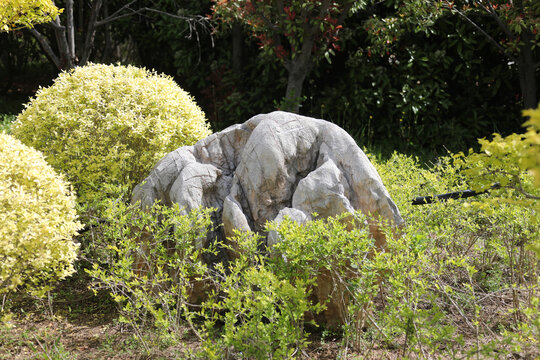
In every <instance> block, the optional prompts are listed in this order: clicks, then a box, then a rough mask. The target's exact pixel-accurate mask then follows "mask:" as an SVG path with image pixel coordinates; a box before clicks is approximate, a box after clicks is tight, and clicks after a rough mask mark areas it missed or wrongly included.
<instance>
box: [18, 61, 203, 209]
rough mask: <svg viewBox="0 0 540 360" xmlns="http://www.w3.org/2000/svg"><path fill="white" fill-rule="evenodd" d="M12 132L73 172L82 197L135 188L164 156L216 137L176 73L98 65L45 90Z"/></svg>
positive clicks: (72, 73)
mask: <svg viewBox="0 0 540 360" xmlns="http://www.w3.org/2000/svg"><path fill="white" fill-rule="evenodd" d="M12 131H13V135H14V136H15V137H17V138H19V139H20V140H21V141H22V142H23V143H25V144H27V145H30V146H33V147H34V148H36V149H38V150H40V151H42V152H43V153H44V154H45V156H47V160H48V162H49V163H50V164H51V165H52V166H53V167H54V168H55V169H57V170H60V171H63V172H65V173H66V174H67V177H68V180H69V181H70V182H71V183H72V184H73V185H74V187H75V190H76V191H77V194H78V198H79V200H80V202H85V201H87V200H95V199H97V198H99V197H101V194H100V193H101V192H102V191H103V185H105V184H112V185H127V186H128V187H132V186H133V185H135V184H136V183H138V182H140V181H141V180H142V179H143V178H144V177H145V176H146V175H147V173H148V172H149V171H150V169H151V168H152V167H153V166H154V165H155V164H156V162H157V161H158V160H159V159H160V158H161V157H163V156H164V154H166V153H167V152H169V151H172V150H174V149H176V148H177V147H179V146H182V145H191V144H193V143H195V142H197V141H198V140H199V139H201V138H204V137H206V136H208V135H209V134H210V129H209V126H208V124H207V123H206V121H205V116H204V113H203V112H202V111H201V109H200V108H199V107H198V106H197V105H196V104H195V103H194V101H193V100H192V98H191V97H190V96H189V94H188V93H186V92H185V91H184V90H182V89H181V88H180V87H179V86H178V85H177V84H176V83H175V82H174V81H173V80H172V79H171V78H169V77H167V76H164V75H158V74H156V73H154V72H150V71H147V70H145V69H140V68H137V67H133V66H127V67H126V66H113V65H99V64H90V65H88V66H84V67H78V68H75V69H74V70H71V71H69V72H64V73H62V74H60V75H59V77H58V78H57V79H56V80H55V82H54V84H53V85H52V86H50V87H48V88H42V89H40V90H39V91H38V93H37V94H36V96H35V98H33V99H32V100H31V102H30V103H29V104H28V105H27V107H26V109H25V110H24V111H23V112H22V113H21V114H20V115H19V116H18V117H17V120H16V122H15V123H14V124H13V129H12Z"/></svg>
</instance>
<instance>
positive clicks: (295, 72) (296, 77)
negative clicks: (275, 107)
mask: <svg viewBox="0 0 540 360" xmlns="http://www.w3.org/2000/svg"><path fill="white" fill-rule="evenodd" d="M308 72H309V68H308V67H307V66H305V65H303V64H300V63H299V62H298V61H295V60H293V61H292V62H291V66H289V77H288V78H287V90H286V92H285V101H284V102H283V103H282V110H285V111H290V112H293V113H298V112H299V111H300V105H301V104H302V88H303V86H304V80H305V79H306V77H307V75H308Z"/></svg>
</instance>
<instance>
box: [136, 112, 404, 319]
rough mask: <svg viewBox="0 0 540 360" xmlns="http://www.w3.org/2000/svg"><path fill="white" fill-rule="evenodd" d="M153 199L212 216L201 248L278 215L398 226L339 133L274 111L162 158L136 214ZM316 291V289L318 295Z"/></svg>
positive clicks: (355, 150)
mask: <svg viewBox="0 0 540 360" xmlns="http://www.w3.org/2000/svg"><path fill="white" fill-rule="evenodd" d="M156 200H160V201H161V202H162V203H164V204H168V205H170V204H172V203H177V204H179V205H180V207H181V208H183V209H184V211H185V212H189V211H190V210H192V209H195V208H198V207H200V206H204V207H213V208H216V209H217V211H216V212H215V213H214V215H213V216H214V218H213V221H214V223H215V225H216V230H215V231H214V232H212V233H210V234H208V237H207V238H206V239H200V243H199V244H198V245H199V246H200V247H205V246H207V242H208V241H213V240H214V239H218V240H225V241H226V239H227V238H228V237H229V236H230V235H232V234H233V230H234V229H239V230H252V231H256V232H260V231H262V230H263V229H264V227H265V223H266V222H267V221H272V220H275V221H278V222H280V221H282V220H283V219H284V218H285V216H289V217H290V218H291V219H293V220H295V221H297V222H300V223H304V222H306V221H309V220H310V219H311V217H312V214H313V213H317V214H318V216H320V217H328V216H334V215H338V214H341V213H343V212H349V213H352V212H354V211H355V210H360V211H362V212H363V213H364V214H366V215H368V216H369V217H370V218H372V219H373V218H375V217H378V216H381V217H382V218H384V219H386V220H388V221H390V222H391V223H393V224H395V225H397V226H399V225H401V224H402V223H403V219H402V218H401V216H400V214H399V210H398V208H397V207H396V205H395V204H394V202H393V201H392V199H391V198H390V196H389V194H388V192H387V191H386V189H385V187H384V185H383V183H382V181H381V178H380V177H379V175H378V174H377V171H376V170H375V168H374V167H373V165H372V164H371V163H370V161H369V159H368V158H367V156H366V155H365V154H364V152H363V151H362V150H361V149H360V148H359V147H358V146H357V145H356V143H355V141H354V140H353V139H352V138H351V137H350V136H349V135H348V134H347V133H346V132H345V131H344V130H343V129H341V128H340V127H338V126H337V125H335V124H332V123H330V122H327V121H324V120H318V119H313V118H309V117H305V116H300V115H296V114H291V113H286V112H280V111H277V112H273V113H270V114H262V115H257V116H254V117H252V118H251V119H249V120H248V121H246V122H245V123H243V124H238V125H233V126H231V127H229V128H227V129H225V130H223V131H221V132H219V133H215V134H213V135H211V136H209V137H207V138H205V139H203V140H201V141H199V142H198V143H196V144H195V145H193V146H184V147H181V148H179V149H176V150H174V151H173V152H171V153H169V154H167V155H166V156H165V157H164V158H163V159H162V160H161V161H160V162H159V163H158V164H157V165H156V167H155V168H154V169H153V170H152V171H151V173H150V175H149V176H148V177H147V178H146V179H145V180H144V181H143V182H142V183H141V184H140V185H138V186H137V187H136V188H135V189H134V191H133V198H132V202H133V203H135V202H140V204H141V206H143V207H149V206H151V205H152V204H153V203H154V202H155V201H156ZM221 224H222V226H221ZM370 229H371V233H372V235H373V236H374V237H375V238H376V245H377V246H384V245H385V239H384V235H383V234H382V232H379V231H378V229H377V226H376V224H375V223H371V224H370ZM277 241H279V238H278V237H277V235H276V234H275V233H273V234H272V233H270V234H268V236H267V245H270V246H271V245H273V244H274V243H276V242H277ZM224 256H226V255H224ZM218 260H219V259H218ZM323 288H324V286H322V284H321V285H319V290H318V292H321V289H323ZM329 288H332V287H331V286H330V287H329ZM329 291H330V290H329ZM318 296H319V298H324V297H329V296H331V294H322V293H321V294H318ZM320 300H321V301H322V299H320ZM331 307H332V304H330V305H329V311H327V318H328V319H334V320H335V319H339V316H338V317H336V313H337V312H339V311H338V310H339V309H337V308H336V309H334V310H332V309H331Z"/></svg>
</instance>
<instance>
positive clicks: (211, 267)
mask: <svg viewBox="0 0 540 360" xmlns="http://www.w3.org/2000/svg"><path fill="white" fill-rule="evenodd" d="M374 162H375V166H376V167H377V169H378V171H379V174H380V175H381V177H382V179H383V181H384V183H385V184H386V186H387V189H388V191H389V192H390V194H391V196H392V197H393V199H394V200H395V201H396V203H397V205H398V206H399V207H400V210H401V212H402V215H403V217H404V218H405V220H406V222H407V224H406V226H405V227H403V228H402V229H401V230H400V233H399V234H396V229H393V228H391V227H388V228H387V229H385V231H387V236H386V237H387V248H385V249H377V248H375V246H374V241H373V239H371V238H370V237H369V231H368V228H367V226H366V222H365V220H366V218H365V216H363V215H362V214H354V216H352V217H351V216H349V217H347V216H345V215H342V216H337V217H335V218H328V219H324V220H323V219H321V220H317V221H312V222H309V223H307V224H304V225H299V224H297V223H295V222H293V221H290V220H289V219H285V221H283V222H282V223H281V224H279V225H278V224H272V223H269V224H268V225H267V227H266V229H265V232H274V235H276V236H278V237H279V239H280V241H278V242H277V243H276V244H275V245H274V246H273V247H272V248H270V249H268V248H265V247H264V246H263V245H262V237H261V235H257V234H254V233H250V232H246V233H237V234H236V236H235V237H233V238H232V239H228V242H227V244H228V245H226V244H220V245H218V247H217V248H213V249H208V250H205V251H202V250H200V249H199V250H197V247H196V246H195V245H194V244H196V242H197V236H203V237H204V233H205V230H204V229H205V228H204V227H203V228H201V227H199V225H197V224H199V223H197V222H196V219H204V218H205V217H206V216H208V214H206V215H203V216H201V213H199V212H195V213H194V214H191V215H189V216H188V217H185V218H183V219H184V220H181V217H179V218H178V219H177V220H174V221H172V220H171V219H172V218H170V214H172V213H173V212H177V213H178V214H177V215H174V218H176V216H180V215H179V214H180V213H179V210H178V209H173V210H171V209H168V210H167V209H166V208H159V209H158V208H156V209H158V210H152V211H151V213H152V214H151V216H147V215H142V214H140V215H136V216H135V217H133V218H131V217H125V216H124V215H122V211H120V212H119V213H117V212H115V211H112V212H110V216H109V218H110V219H115V221H111V222H110V223H108V224H107V229H109V230H108V231H105V232H104V233H105V234H110V239H109V240H108V241H106V242H105V243H109V244H112V243H114V244H115V245H110V246H109V250H110V251H111V253H110V266H109V267H107V266H103V265H99V266H97V267H96V268H95V269H94V270H93V271H95V273H93V275H94V276H95V277H96V280H97V282H96V286H98V287H99V286H104V287H106V288H109V289H110V290H111V292H112V294H113V296H115V299H116V300H117V301H118V302H119V303H120V304H121V305H122V307H123V311H122V314H123V316H124V318H125V319H129V321H128V322H129V323H130V324H132V325H133V326H134V327H135V328H136V329H137V334H138V335H139V336H140V338H142V339H145V335H144V334H148V333H152V334H167V336H171V334H172V335H174V336H176V339H178V332H179V331H180V329H181V327H182V325H183V326H188V327H189V328H191V329H192V331H193V332H194V333H195V334H196V335H197V336H198V337H199V339H200V341H201V354H200V356H201V357H202V358H208V359H220V358H254V359H267V358H294V357H295V356H300V355H299V354H300V353H302V351H303V350H304V349H305V348H306V346H307V344H308V342H307V336H308V334H307V332H306V329H305V323H306V322H309V321H311V322H313V323H315V324H316V325H318V326H321V327H323V328H324V327H325V326H328V324H329V322H328V318H327V316H328V314H332V315H333V316H335V317H336V319H337V318H339V322H340V323H341V324H342V326H341V329H337V333H338V334H339V335H340V336H341V339H342V344H341V347H340V354H339V356H340V357H342V358H347V357H348V356H349V355H350V354H348V352H350V351H355V352H356V354H359V355H360V357H366V358H371V357H373V356H377V355H374V354H372V353H371V351H372V349H374V347H382V348H383V349H386V348H391V349H393V350H392V351H394V350H395V351H396V352H398V353H400V354H402V356H403V357H407V358H408V357H411V358H414V357H422V358H428V357H449V358H450V357H456V356H457V355H459V356H462V357H463V356H475V355H477V354H480V355H482V356H484V357H487V358H493V357H498V356H499V354H512V353H518V354H523V355H524V356H529V354H532V355H531V357H532V358H534V357H535V356H537V355H539V354H538V351H537V350H535V349H538V345H539V344H538V340H537V338H538V337H537V336H536V335H537V334H538V332H539V327H538V325H539V322H538V316H537V314H538V312H537V306H538V303H539V298H540V296H539V294H540V292H539V282H538V280H539V279H540V277H539V272H538V269H540V260H539V258H538V257H537V256H536V255H535V253H534V251H532V249H531V247H530V245H531V244H534V243H535V241H537V239H539V238H540V228H539V227H538V226H537V224H538V221H539V220H540V219H539V217H538V216H539V214H538V211H537V209H536V208H535V207H531V206H523V203H522V202H520V201H517V202H514V201H505V202H502V203H501V204H499V205H497V206H479V205H477V203H478V204H484V203H486V201H488V199H489V198H490V196H503V195H504V196H507V195H509V193H505V192H504V191H505V190H504V189H500V190H494V191H492V192H491V193H490V194H483V195H481V196H479V197H477V198H473V199H472V200H471V199H457V200H450V201H446V202H440V201H439V202H435V203H433V204H429V205H424V206H413V205H412V204H411V199H412V198H414V197H416V196H419V195H434V194H440V193H444V192H449V191H455V190H464V189H466V188H467V187H468V186H469V183H468V180H469V178H468V176H467V174H466V173H465V172H463V171H462V167H461V166H458V164H456V162H455V159H454V158H453V157H451V156H448V157H444V158H440V159H438V160H437V162H436V163H435V164H432V165H431V166H429V167H428V166H421V165H420V164H419V162H418V160H417V159H415V158H412V157H409V156H405V155H401V154H397V153H396V154H394V155H393V156H392V157H391V158H390V159H389V160H387V161H377V160H375V161H374ZM520 171H521V172H526V170H525V169H523V170H520ZM520 176H522V177H523V179H527V176H528V175H527V174H522V173H520ZM527 181H528V183H529V181H530V179H529V180H527ZM531 184H532V183H531ZM507 199H508V198H507ZM114 206H116V207H117V208H118V205H114ZM139 211H140V210H136V212H135V214H137V212H139ZM168 212H170V213H168ZM167 214H169V215H167ZM197 214H198V215H197ZM130 216H133V215H130ZM139 218H141V219H142V218H144V219H146V220H144V221H143V222H141V221H139V220H138V219H139ZM133 219H135V220H133ZM187 219H189V220H187ZM352 219H354V220H353V221H354V224H355V225H356V226H353V227H352V228H351V227H348V226H347V225H348V224H350V222H351V220H352ZM201 221H202V220H201ZM193 224H194V225H193ZM171 226H172V227H171ZM138 229H144V231H139V230H138ZM167 229H168V230H167ZM182 229H184V230H182ZM193 229H196V230H193ZM197 229H198V230H197ZM133 231H138V235H137V236H138V237H143V236H148V235H150V236H149V237H147V239H151V241H150V242H147V241H146V240H145V241H142V242H141V241H138V240H137V239H136V238H132V240H130V241H128V242H126V241H125V235H123V234H128V233H129V234H131V233H133ZM193 231H194V232H193ZM145 233H146V235H145ZM184 234H191V235H189V236H188V237H185V235H184ZM396 235H399V236H396ZM115 239H120V242H115V241H117V240H115ZM186 241H187V242H186ZM146 244H148V245H150V244H151V245H152V246H151V247H149V248H146V247H147V245H146ZM180 244H191V245H189V246H188V247H185V246H184V245H180ZM219 246H224V247H228V250H230V251H234V252H236V256H235V257H233V259H232V260H229V261H222V262H219V261H218V262H212V263H207V262H205V261H204V259H205V256H201V255H202V253H203V252H204V253H205V254H209V253H210V252H214V253H215V251H217V250H218V248H219ZM167 249H168V250H169V251H167ZM173 249H176V250H173ZM186 249H191V250H187V251H186ZM141 250H143V251H142V253H141ZM141 254H146V256H144V257H143V259H144V261H145V263H146V264H147V268H148V269H156V270H155V271H151V272H147V273H138V272H137V271H134V270H133V268H134V267H135V268H136V267H137V266H135V265H136V264H137V262H138V261H139V260H138V259H141ZM213 256H214V255H213ZM214 259H215V257H214ZM222 260H223V259H222ZM190 269H191V270H190ZM193 269H196V271H193ZM104 274H105V276H104ZM124 283H125V284H129V286H128V287H123V286H124V285H122V286H120V285H119V284H124ZM201 283H203V284H204V287H203V288H202V289H201V290H202V294H203V296H199V297H198V298H199V301H198V302H195V301H192V300H189V299H188V297H186V295H189V294H192V293H193V290H190V289H194V287H195V286H196V284H201ZM171 284H179V285H174V286H171ZM115 289H122V291H121V292H120V291H118V290H115ZM170 289H172V292H171V290H170ZM173 292H174V296H173ZM120 294H121V295H120ZM178 294H180V295H178ZM199 294H201V293H199ZM119 295H120V296H119ZM194 304H196V306H193V305H194ZM170 319H174V321H171V320H170ZM156 328H157V329H159V330H160V331H155V329H156ZM145 329H151V331H148V332H145ZM324 331H325V330H323V333H324ZM332 331H336V329H335V328H334V329H333V330H332ZM145 341H146V340H145Z"/></svg>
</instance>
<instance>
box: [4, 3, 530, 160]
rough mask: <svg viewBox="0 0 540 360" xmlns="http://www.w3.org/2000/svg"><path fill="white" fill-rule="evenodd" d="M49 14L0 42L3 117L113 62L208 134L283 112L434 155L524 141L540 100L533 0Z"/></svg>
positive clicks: (136, 6)
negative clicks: (66, 78) (515, 136)
mask: <svg viewBox="0 0 540 360" xmlns="http://www.w3.org/2000/svg"><path fill="white" fill-rule="evenodd" d="M56 5H57V6H58V7H59V8H63V9H64V10H63V12H62V13H61V14H60V15H59V16H58V17H56V18H55V19H54V21H49V22H48V23H46V24H42V25H36V26H35V27H34V28H33V29H30V30H27V29H16V28H17V27H13V26H11V27H10V28H11V29H16V30H13V31H10V32H4V33H2V34H0V47H1V48H2V49H5V50H3V51H2V54H1V63H0V74H1V77H0V89H1V90H2V93H3V95H2V97H1V100H0V113H17V112H18V111H19V110H20V105H19V103H21V102H24V101H26V99H27V96H28V95H31V94H32V92H33V91H35V89H36V88H37V86H38V85H47V84H49V83H50V79H52V78H54V77H55V76H56V75H57V73H58V70H59V69H62V68H66V67H67V68H69V67H71V66H74V65H76V64H84V63H85V62H86V61H89V60H90V61H93V62H103V63H115V62H120V63H123V64H135V65H139V66H145V67H147V68H152V69H156V70H157V71H158V72H164V73H166V74H168V75H171V76H173V77H174V78H175V80H176V81H177V82H178V83H179V84H180V85H181V86H182V87H183V88H185V89H186V90H188V91H189V92H190V93H191V94H193V95H194V97H195V99H196V100H197V102H198V103H199V104H200V105H201V107H202V108H203V110H204V111H205V113H206V114H207V116H208V118H209V119H210V121H211V122H212V128H213V129H215V130H220V129H222V128H224V127H226V126H228V125H230V124H233V123H238V122H242V121H245V120H246V119H247V118H249V117H250V116H252V115H254V114H257V113H261V112H268V111H271V110H274V109H276V108H283V109H290V110H293V111H298V112H300V113H302V114H305V115H310V116H314V117H321V118H325V119H327V120H330V121H332V122H335V123H337V124H338V125H340V126H342V127H344V128H345V129H346V130H348V131H349V132H350V133H351V134H352V135H353V136H354V137H355V138H356V139H357V141H358V142H359V143H360V144H361V145H363V146H366V145H367V146H370V147H373V146H375V147H376V148H378V149H379V150H383V151H386V150H388V151H391V150H400V151H405V152H409V153H411V152H413V153H414V152H416V153H418V152H425V151H427V152H435V153H439V154H440V153H442V152H444V151H445V150H444V147H446V148H448V149H450V150H456V151H457V150H465V149H466V148H467V147H470V146H475V145H476V143H477V142H476V139H477V138H481V137H484V136H488V135H490V134H491V133H493V132H498V133H501V134H502V135H507V134H510V133H512V132H520V124H521V122H522V120H521V117H520V111H521V109H523V108H530V107H535V105H536V104H537V100H538V89H537V86H536V82H537V80H538V72H539V71H538V65H539V64H540V61H539V50H538V42H539V36H540V35H539V34H540V32H539V31H538V30H539V21H538V13H539V9H538V7H539V5H538V4H537V2H534V1H529V0H522V1H517V2H516V1H514V2H511V3H507V2H505V1H497V0H495V1H493V0H489V1H488V0H462V1H455V2H448V1H417V0H400V1H397V0H387V1H382V2H374V1H365V0H364V1H314V0H306V1H296V0H291V1H285V0H284V1H264V2H257V4H256V5H257V6H254V3H253V2H251V1H244V0H242V1H240V0H238V1H223V0H221V1H210V0H208V1H198V2H192V1H186V0H153V1H150V2H148V1H147V2H144V3H143V2H142V1H131V2H128V3H126V2H120V1H116V0H99V1H89V0H79V1H73V0H66V1H59V2H57V3H56ZM306 20H307V22H306ZM70 29H71V30H70ZM261 49H262V50H263V51H261ZM44 69H47V70H44ZM35 75H39V76H35ZM16 95H22V96H21V97H17V96H16ZM284 95H285V96H284Z"/></svg>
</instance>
